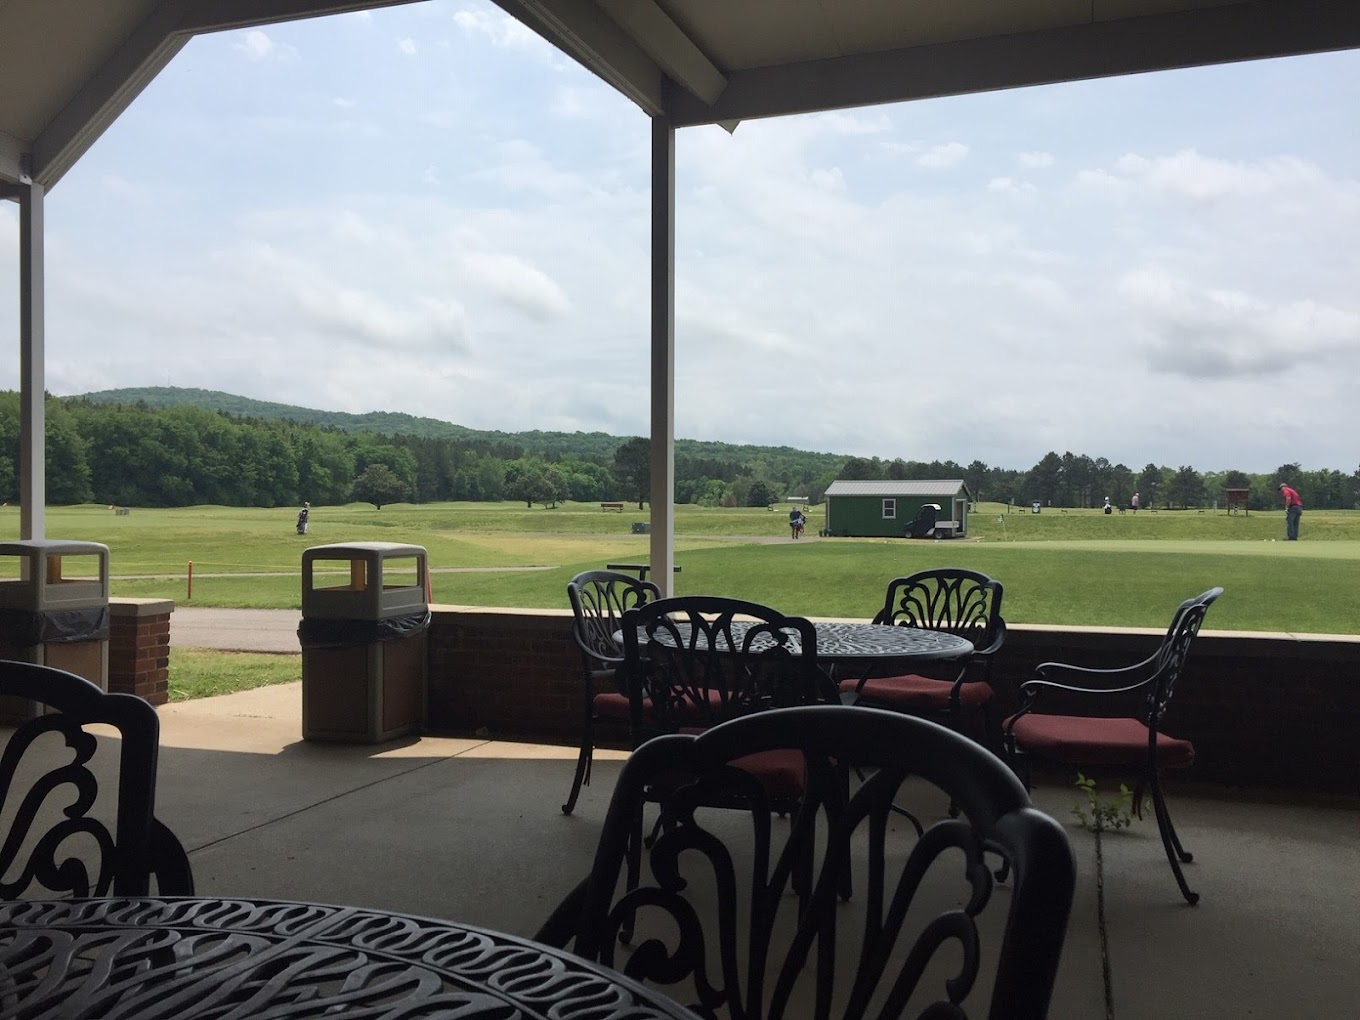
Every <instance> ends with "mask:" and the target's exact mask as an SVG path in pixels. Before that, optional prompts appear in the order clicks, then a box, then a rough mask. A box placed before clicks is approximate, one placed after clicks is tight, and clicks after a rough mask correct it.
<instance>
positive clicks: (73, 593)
mask: <svg viewBox="0 0 1360 1020" xmlns="http://www.w3.org/2000/svg"><path fill="white" fill-rule="evenodd" d="M0 658H4V659H15V660H18V661H19V662H32V663H36V664H38V665H40V666H53V667H55V668H57V669H64V670H66V671H67V672H68V673H75V674H76V675H77V676H83V677H84V678H85V679H86V680H89V681H90V682H91V683H94V684H98V685H99V688H100V690H105V691H106V690H108V689H109V547H108V546H106V545H100V544H99V543H98V542H75V541H65V540H62V539H55V538H42V539H25V540H22V541H16V542H0ZM35 711H36V706H34V705H33V704H32V703H29V702H21V701H19V700H18V699H4V702H3V704H0V715H3V716H4V717H6V718H9V719H11V720H13V719H24V718H31V717H32V715H33V713H34V712H35Z"/></svg>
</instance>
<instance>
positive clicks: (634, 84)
mask: <svg viewBox="0 0 1360 1020" xmlns="http://www.w3.org/2000/svg"><path fill="white" fill-rule="evenodd" d="M410 2H413V0H102V2H101V3H98V4H90V3H86V2H84V0H0V68H3V71H0V181H4V182H7V183H9V184H19V183H21V182H25V181H31V182H33V183H36V184H41V185H42V186H43V187H44V188H48V189H50V188H51V187H52V186H53V185H54V184H55V183H56V182H57V181H58V180H60V179H61V177H62V175H64V174H65V173H66V171H67V170H69V169H70V168H71V166H72V165H73V164H74V163H75V161H76V160H77V159H79V158H80V156H81V155H82V154H83V153H84V152H85V151H86V150H87V149H88V148H89V147H90V145H92V144H93V143H94V141H95V140H96V139H97V138H98V137H99V136H100V135H101V134H102V133H103V132H104V130H105V129H107V128H108V126H109V125H110V124H111V123H112V122H113V121H114V120H115V119H116V118H117V117H118V115H119V114H120V113H122V111H123V110H124V109H126V108H127V106H128V104H129V103H131V102H132V100H133V99H134V98H136V96H137V95H138V93H139V92H141V90H142V89H143V88H145V87H146V85H147V84H148V83H149V82H150V81H151V80H152V79H153V78H154V77H155V76H156V74H157V73H158V72H159V71H160V70H161V69H162V68H163V67H165V65H166V64H167V63H169V62H170V60H171V58H173V57H174V55H175V54H176V53H177V52H179V50H180V48H181V47H183V46H184V44H185V43H186V42H188V40H189V39H190V38H192V37H193V36H194V35H197V34H199V33H204V32H215V31H221V30H224V29H233V28H243V27H247V26H252V25H263V24H269V23H273V22H280V21H288V20H293V19H297V18H305V17H313V16H317V15H325V14H337V13H343V12H347V11H358V10H366V9H372V8H379V7H390V6H396V5H398V4H403V3H410ZM495 2H496V3H497V4H498V5H499V6H500V7H502V8H504V9H505V10H506V11H507V12H508V13H510V14H512V15H513V16H515V17H516V18H518V19H519V20H520V21H522V22H524V24H526V25H528V26H529V27H530V28H532V29H534V30H535V31H536V32H538V33H539V34H540V35H542V36H543V37H544V38H546V39H547V40H548V41H549V42H551V43H553V44H554V45H555V46H557V47H559V48H560V49H561V50H562V51H563V52H565V53H567V54H570V55H571V56H572V57H574V58H575V59H576V60H578V61H580V62H581V63H582V64H583V65H584V66H585V67H587V68H589V69H590V70H591V71H592V72H594V73H595V74H597V75H599V76H600V77H601V78H602V79H604V80H605V81H607V82H608V83H609V84H611V85H612V86H614V87H615V88H616V89H618V90H619V92H621V93H622V94H623V95H625V96H627V97H628V98H629V99H631V100H632V101H633V102H635V103H636V104H637V105H638V106H639V107H640V108H641V109H642V110H643V112H645V113H646V114H648V115H649V116H652V117H659V118H664V119H666V120H667V121H668V122H669V124H670V125H671V126H672V127H685V126H689V125H694V124H712V123H722V124H726V125H728V126H729V127H731V126H735V124H736V123H737V122H740V121H742V120H747V119H751V118H756V117H773V116H781V115H786V114H793V113H808V112H811V111H815V110H831V109H839V108H845V107H853V106H862V105H867V104H872V103H888V102H899V101H902V100H908V99H924V98H929V97H932V96H944V95H954V94H959V93H965V92H979V91H986V90H991V89H1006V88H1015V87H1019V86H1025V85H1038V84H1044V83H1051V82H1061V81H1073V80H1077V79H1082V78H1094V77H1101V76H1107V75H1116V74H1129V73H1134V72H1141V71H1156V70H1166V69H1170V68H1178V67H1190V66H1196V65H1203V64H1215V63H1223V62H1227V61H1234V60H1248V59H1253V58H1261V57H1278V56H1288V55H1293V54H1302V53H1316V52H1322V51H1327V50H1339V49H1348V48H1352V47H1357V46H1360V8H1357V6H1356V4H1354V3H1352V2H1350V0H1289V2H1283V0H1251V2H1233V0H955V2H953V3H948V4H920V3H915V4H907V3H902V2H900V0H743V2H741V3H732V2H730V0H495ZM11 190H12V189H11Z"/></svg>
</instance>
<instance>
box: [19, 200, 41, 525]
mask: <svg viewBox="0 0 1360 1020" xmlns="http://www.w3.org/2000/svg"><path fill="white" fill-rule="evenodd" d="M43 286H44V284H43V186H42V185H41V184H33V183H24V184H21V185H19V537H20V538H21V539H40V538H43V537H44V534H43V532H44V530H45V520H46V506H47V465H46V459H45V456H44V450H45V449H46V446H45V443H44V439H45V434H46V429H47V421H46V406H45V404H44V400H45V399H46V395H47V394H46V391H47V385H46V378H47V377H46V371H45V369H46V361H47V354H46V334H45V329H44V327H45V321H44V304H43Z"/></svg>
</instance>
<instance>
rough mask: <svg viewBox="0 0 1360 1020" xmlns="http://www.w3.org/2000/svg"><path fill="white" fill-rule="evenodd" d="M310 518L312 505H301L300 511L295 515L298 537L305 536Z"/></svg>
mask: <svg viewBox="0 0 1360 1020" xmlns="http://www.w3.org/2000/svg"><path fill="white" fill-rule="evenodd" d="M311 516H312V504H310V503H303V504H302V509H301V510H299V511H298V515H297V533H298V534H299V535H305V534H307V523H308V521H309V520H310V519H311Z"/></svg>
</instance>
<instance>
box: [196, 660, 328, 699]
mask: <svg viewBox="0 0 1360 1020" xmlns="http://www.w3.org/2000/svg"><path fill="white" fill-rule="evenodd" d="M301 679H302V656H301V654H298V655H265V654H256V653H254V652H219V651H215V650H212V649H207V648H171V649H170V700H171V701H188V700H190V699H191V698H211V697H213V696H214V695H218V694H232V693H234V692H235V691H246V690H250V689H251V688H254V687H266V686H268V685H270V684H286V683H292V682H293V681H294V680H301Z"/></svg>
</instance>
